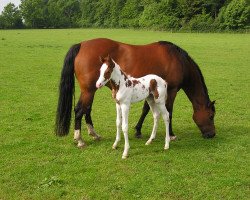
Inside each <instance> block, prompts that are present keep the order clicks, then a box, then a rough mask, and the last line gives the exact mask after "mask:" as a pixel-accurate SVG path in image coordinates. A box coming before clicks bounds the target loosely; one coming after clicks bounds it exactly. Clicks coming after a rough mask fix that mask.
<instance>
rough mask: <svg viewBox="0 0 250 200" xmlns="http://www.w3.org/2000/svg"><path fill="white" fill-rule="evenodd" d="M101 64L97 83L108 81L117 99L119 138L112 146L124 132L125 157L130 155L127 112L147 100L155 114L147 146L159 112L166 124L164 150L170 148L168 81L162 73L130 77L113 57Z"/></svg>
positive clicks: (117, 134) (117, 141) (117, 136)
mask: <svg viewBox="0 0 250 200" xmlns="http://www.w3.org/2000/svg"><path fill="white" fill-rule="evenodd" d="M101 61H102V63H103V64H102V66H101V69H100V76H99V78H98V80H97V82H96V87H97V88H100V87H102V86H103V85H105V84H106V83H107V82H108V81H109V80H110V82H111V86H112V93H113V95H112V96H113V97H114V98H115V99H116V112H117V118H116V126H117V132H116V140H115V142H114V144H113V149H116V147H117V145H118V143H119V141H120V139H121V136H120V135H121V132H120V129H121V128H122V131H123V133H124V139H125V145H124V151H123V154H122V158H123V159H124V158H127V157H128V151H129V148H130V146H129V141H128V114H129V108H130V104H131V103H134V102H138V101H141V100H144V99H146V101H147V102H148V104H149V106H150V108H151V110H152V112H153V117H154V126H153V130H152V134H151V136H150V138H149V140H148V141H147V142H146V145H149V144H150V143H151V142H152V140H153V139H154V138H155V136H156V130H157V126H158V121H159V117H160V114H161V115H162V117H163V120H164V123H165V126H166V139H165V146H164V149H168V148H169V141H170V137H169V113H168V111H167V109H166V106H165V102H166V99H167V83H166V82H165V81H164V80H163V79H162V78H161V77H159V76H156V75H153V74H150V75H147V76H144V77H141V78H133V77H129V76H127V75H126V74H124V72H123V71H122V70H121V69H120V66H119V65H118V64H117V63H115V62H114V61H113V60H112V59H111V58H110V56H108V57H106V58H101Z"/></svg>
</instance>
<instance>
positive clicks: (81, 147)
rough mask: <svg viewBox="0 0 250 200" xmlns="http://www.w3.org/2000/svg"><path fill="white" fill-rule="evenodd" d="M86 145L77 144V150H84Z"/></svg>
mask: <svg viewBox="0 0 250 200" xmlns="http://www.w3.org/2000/svg"><path fill="white" fill-rule="evenodd" d="M86 146H87V145H86V144H85V143H78V144H77V147H78V148H79V149H83V148H85V147H86Z"/></svg>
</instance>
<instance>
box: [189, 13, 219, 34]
mask: <svg viewBox="0 0 250 200" xmlns="http://www.w3.org/2000/svg"><path fill="white" fill-rule="evenodd" d="M213 22H214V20H213V18H212V17H211V16H210V15H209V14H206V13H205V12H204V11H203V12H202V14H198V15H195V16H194V17H193V18H192V19H191V20H190V22H189V23H188V29H190V30H193V31H210V30H213V29H215V27H214V24H213Z"/></svg>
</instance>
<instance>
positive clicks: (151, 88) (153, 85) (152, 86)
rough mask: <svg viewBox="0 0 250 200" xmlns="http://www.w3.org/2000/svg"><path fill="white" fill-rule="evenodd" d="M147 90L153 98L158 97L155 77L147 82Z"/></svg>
mask: <svg viewBox="0 0 250 200" xmlns="http://www.w3.org/2000/svg"><path fill="white" fill-rule="evenodd" d="M149 92H150V93H152V94H153V95H154V98H155V99H158V98H159V92H158V90H157V81H156V80H155V79H151V80H150V83H149Z"/></svg>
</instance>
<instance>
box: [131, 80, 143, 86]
mask: <svg viewBox="0 0 250 200" xmlns="http://www.w3.org/2000/svg"><path fill="white" fill-rule="evenodd" d="M132 83H133V87H135V85H137V84H139V83H141V82H140V81H138V80H132Z"/></svg>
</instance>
